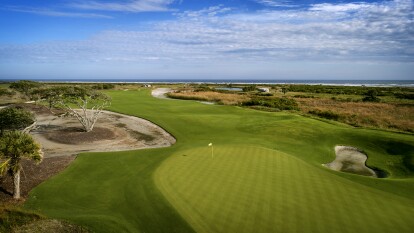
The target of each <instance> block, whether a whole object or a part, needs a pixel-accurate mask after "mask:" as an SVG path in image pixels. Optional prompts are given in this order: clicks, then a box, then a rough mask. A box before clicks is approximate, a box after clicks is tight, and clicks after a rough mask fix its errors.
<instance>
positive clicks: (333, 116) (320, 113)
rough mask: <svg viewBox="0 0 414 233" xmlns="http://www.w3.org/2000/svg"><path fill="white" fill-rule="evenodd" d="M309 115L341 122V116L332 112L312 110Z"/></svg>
mask: <svg viewBox="0 0 414 233" xmlns="http://www.w3.org/2000/svg"><path fill="white" fill-rule="evenodd" d="M308 113H309V114H312V115H315V116H318V117H322V118H325V119H329V120H335V121H337V120H339V117H340V116H339V114H337V113H334V112H332V111H330V110H328V111H321V110H318V109H316V110H310V111H309V112H308Z"/></svg>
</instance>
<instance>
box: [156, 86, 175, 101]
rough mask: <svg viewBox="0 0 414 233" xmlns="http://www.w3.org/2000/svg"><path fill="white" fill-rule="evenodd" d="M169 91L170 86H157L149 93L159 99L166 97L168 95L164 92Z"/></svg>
mask: <svg viewBox="0 0 414 233" xmlns="http://www.w3.org/2000/svg"><path fill="white" fill-rule="evenodd" d="M171 91H172V89H171V88H157V89H154V90H152V92H151V95H152V96H154V97H155V98H159V99H168V97H167V96H166V95H165V94H167V93H168V92H171Z"/></svg>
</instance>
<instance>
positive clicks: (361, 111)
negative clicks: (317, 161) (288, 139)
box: [297, 98, 414, 132]
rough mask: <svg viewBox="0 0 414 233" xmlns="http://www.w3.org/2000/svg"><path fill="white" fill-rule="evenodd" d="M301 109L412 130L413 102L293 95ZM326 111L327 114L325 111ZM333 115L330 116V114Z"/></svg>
mask: <svg viewBox="0 0 414 233" xmlns="http://www.w3.org/2000/svg"><path fill="white" fill-rule="evenodd" d="M297 101H298V102H299V105H300V108H301V111H302V112H305V113H310V114H313V115H317V116H319V117H323V118H328V119H333V120H338V121H340V122H344V123H347V124H350V125H354V126H364V127H376V128H382V129H396V130H402V131H406V132H414V106H412V105H402V104H390V103H371V102H342V101H335V100H331V99H316V98H315V99H297ZM328 113H329V114H328ZM332 116H334V117H332Z"/></svg>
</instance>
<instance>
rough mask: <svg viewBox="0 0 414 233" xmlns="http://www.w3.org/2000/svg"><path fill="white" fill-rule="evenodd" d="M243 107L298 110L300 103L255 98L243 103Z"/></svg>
mask: <svg viewBox="0 0 414 233" xmlns="http://www.w3.org/2000/svg"><path fill="white" fill-rule="evenodd" d="M242 105H243V106H262V107H268V108H276V109H279V110H298V109H299V107H298V103H297V102H296V101H295V100H294V99H288V98H253V99H251V100H248V101H245V102H243V103H242Z"/></svg>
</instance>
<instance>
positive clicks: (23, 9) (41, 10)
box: [5, 7, 112, 19]
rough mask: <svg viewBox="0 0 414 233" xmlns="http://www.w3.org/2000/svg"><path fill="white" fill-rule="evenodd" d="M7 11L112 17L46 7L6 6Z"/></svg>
mask: <svg viewBox="0 0 414 233" xmlns="http://www.w3.org/2000/svg"><path fill="white" fill-rule="evenodd" d="M5 9H6V10H9V11H15V12H22V13H30V14H36V15H46V16H53V17H70V18H103V19H112V17H111V16H108V15H103V14H95V13H79V12H67V11H59V10H53V9H46V8H28V7H8V8H5Z"/></svg>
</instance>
